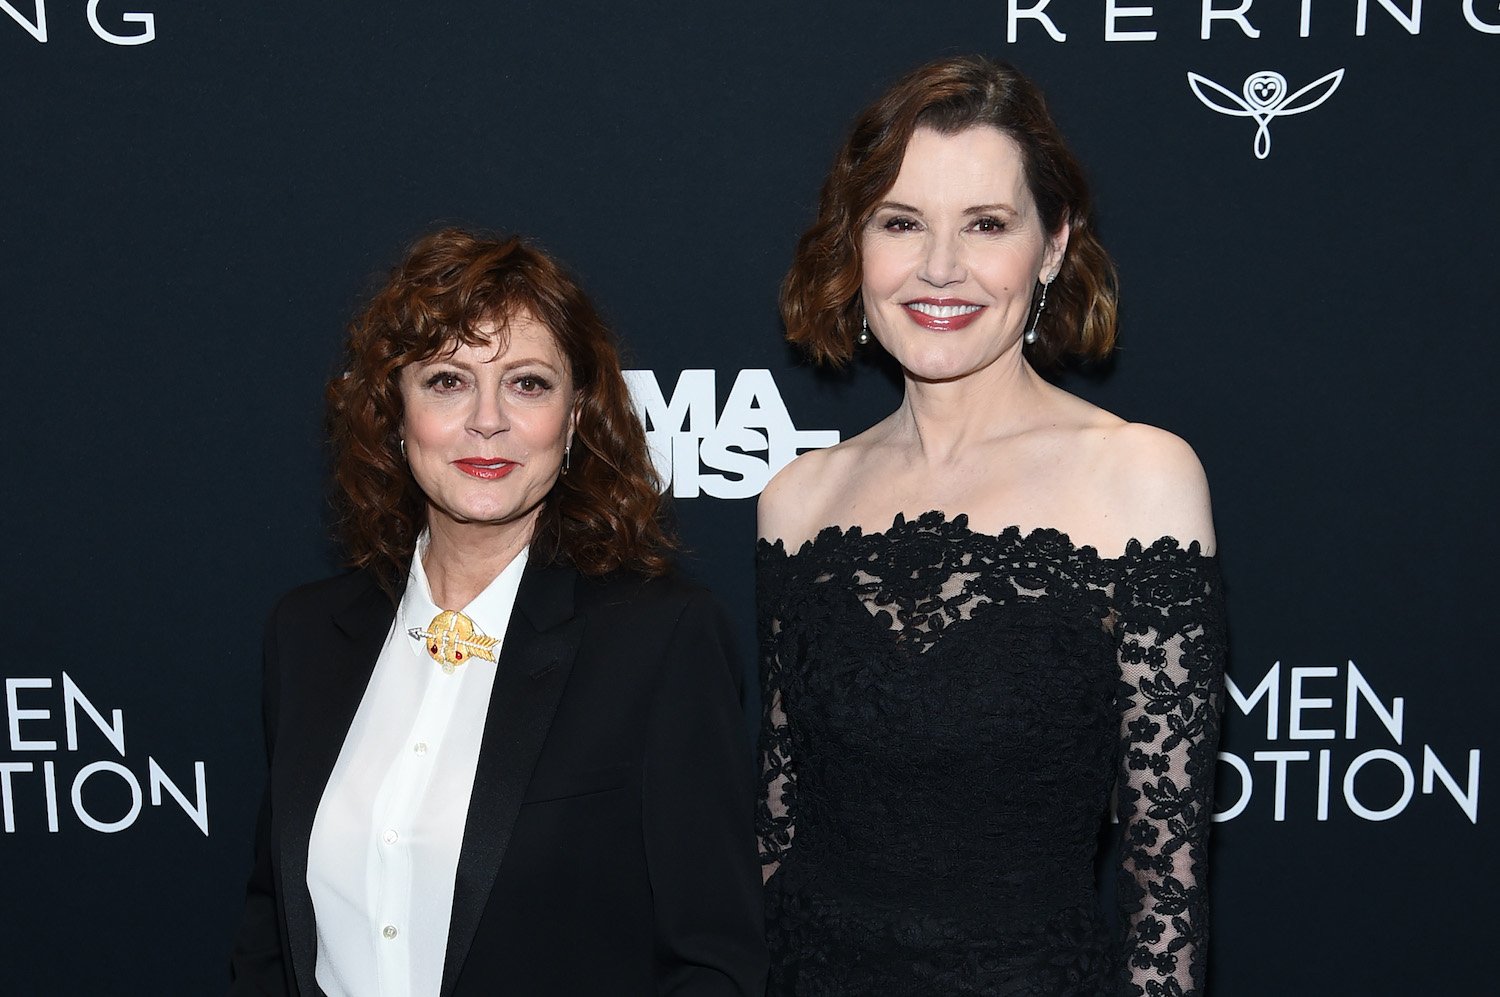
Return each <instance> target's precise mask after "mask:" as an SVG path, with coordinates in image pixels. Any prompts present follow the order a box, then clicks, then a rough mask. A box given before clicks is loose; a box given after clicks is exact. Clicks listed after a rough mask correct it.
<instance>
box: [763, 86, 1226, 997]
mask: <svg viewBox="0 0 1500 997" xmlns="http://www.w3.org/2000/svg"><path fill="white" fill-rule="evenodd" d="M1090 210H1091V209H1090V203H1089V195H1088V189H1087V186H1086V184H1085V182H1084V179H1083V174H1082V171H1081V170H1080V169H1079V167H1078V165H1077V163H1076V162H1075V160H1074V158H1073V156H1072V154H1071V153H1070V152H1069V151H1068V149H1067V147H1066V145H1065V144H1064V142H1063V140H1062V137H1061V135H1060V134H1059V132H1058V129H1057V126H1056V125H1055V124H1054V123H1053V121H1052V119H1051V117H1050V116H1049V115H1048V113H1047V109H1046V106H1045V104H1044V103H1043V100H1042V96H1041V94H1040V93H1039V92H1038V91H1037V89H1036V87H1035V86H1034V85H1033V84H1032V83H1031V82H1030V81H1028V80H1027V79H1026V78H1025V77H1023V76H1021V74H1019V73H1018V72H1016V71H1015V70H1014V69H1012V68H1010V67H1008V66H1004V65H999V64H995V63H992V62H989V61H987V60H985V59H981V58H951V59H944V60H940V61H938V62H934V63H931V64H930V65H927V66H924V67H922V68H920V69H918V70H916V71H915V72H913V73H911V74H910V75H908V76H907V77H905V78H904V79H902V80H901V81H900V82H898V83H896V85H895V86H894V87H892V88H891V89H890V90H889V91H887V92H886V93H885V94H884V95H883V96H881V97H880V98H879V99H878V100H877V101H875V103H874V104H872V105H871V106H870V107H869V108H867V109H866V110H865V111H864V112H863V113H862V114H861V115H860V116H859V118H858V119H857V120H856V122H855V124H854V128H853V130H852V132H851V134H850V136H849V138H848V141H847V142H846V143H845V144H844V146H843V148H842V149H841V150H840V152H839V153H838V156H837V158H836V159H835V161H834V165H833V169H832V171H831V172H830V173H829V176H828V180H827V182H826V184H825V186H824V188H823V193H822V198H821V200H820V203H819V208H818V216H817V219H816V220H815V222H814V223H813V225H812V227H811V228H810V229H809V230H808V231H807V233H806V234H805V235H804V236H803V238H802V241H801V243H800V244H799V245H798V247H797V253H796V257H795V259H794V261H793V264H792V268H791V272H790V273H789V274H788V275H787V278H786V282H785V284H784V286H783V290H782V313H783V317H784V319H785V322H786V328H787V335H788V338H790V339H791V340H792V341H793V342H796V343H799V344H801V345H802V346H804V347H805V348H806V349H807V350H808V351H809V352H810V353H811V354H812V355H813V357H815V358H816V359H818V360H820V361H824V362H831V363H834V364H839V363H843V362H846V361H848V360H849V359H850V358H851V357H852V356H853V355H854V354H855V352H856V351H858V350H861V349H864V350H871V351H873V350H875V349H877V348H878V349H880V350H883V351H884V352H885V353H886V354H888V355H889V358H890V359H891V360H892V361H893V362H894V363H895V364H896V365H898V366H899V367H900V370H901V374H902V378H903V381H904V384H905V397H904V398H903V400H902V402H901V405H900V406H899V407H898V408H897V409H896V411H895V412H893V413H892V414H891V415H889V416H888V417H886V418H885V419H884V420H882V421H880V422H879V423H877V424H875V425H874V426H872V427H871V428H869V429H868V430H866V431H864V432H863V433H860V434H859V435H857V436H855V437H853V438H851V439H849V440H847V441H846V442H844V443H841V444H839V445H838V446H835V447H833V448H831V449H827V450H815V451H812V452H809V453H807V454H804V455H803V456H801V457H800V458H798V459H797V460H796V461H794V462H793V463H791V464H790V465H788V466H787V467H786V469H785V470H783V471H782V472H781V474H780V475H778V476H777V478H776V479H775V480H773V481H772V482H771V484H770V486H769V487H767V489H766V490H765V492H764V493H763V495H762V496H761V500H760V528H761V536H762V540H761V543H760V545H759V557H758V565H759V582H760V584H759V592H758V601H759V614H760V621H761V646H762V652H763V662H762V666H763V676H764V682H765V689H764V702H765V710H766V712H765V724H764V727H763V730H762V740H761V751H762V758H763V797H762V803H761V807H760V810H759V821H758V824H759V837H760V845H761V853H762V863H763V867H764V874H765V876H766V901H767V910H768V921H769V929H768V940H769V942H770V947H771V987H770V992H771V993H772V994H793V993H795V994H918V993H921V994H938V993H941V994H1006V995H1013V997H1014V995H1033V997H1058V995H1062V994H1076V995H1087V997H1098V995H1101V994H1128V995H1139V994H1150V995H1153V997H1158V995H1171V994H1175V995H1179V997H1181V995H1186V994H1201V993H1202V992H1203V985H1204V984H1203V980H1204V957H1205V949H1206V942H1207V925H1208V922H1207V914H1208V900H1207V898H1208V893H1207V887H1206V882H1205V878H1204V874H1205V842H1206V837H1207V832H1208V827H1209V821H1210V815H1211V813H1212V809H1211V805H1210V801H1211V792H1212V777H1213V769H1214V764H1215V754H1216V753H1215V748H1216V744H1217V739H1218V718H1219V711H1220V708H1221V703H1222V699H1223V692H1222V666H1223V654H1224V627H1223V617H1222V610H1221V600H1220V591H1219V589H1220V584H1219V579H1218V571H1217V564H1216V561H1215V560H1214V558H1213V557H1212V554H1211V552H1212V549H1213V544H1214V540H1213V524H1212V518H1211V515H1210V511H1209V501H1208V489H1207V486H1206V484H1205V481H1204V476H1203V471H1202V469H1201V467H1200V466H1199V464H1198V461H1197V458H1196V457H1195V456H1194V454H1193V452H1192V451H1191V450H1190V449H1189V448H1188V446H1187V445H1186V444H1185V443H1183V442H1182V441H1181V440H1179V439H1178V438H1177V437H1175V436H1172V435H1170V434H1169V433H1166V432H1163V431H1162V430H1159V429H1154V428H1152V427H1149V426H1143V425H1139V424H1135V423H1130V422H1127V421H1125V420H1124V419H1121V418H1119V417H1117V416H1115V415H1112V414H1110V413H1108V412H1105V411H1103V410H1102V409H1099V408H1097V407H1095V406H1094V405H1091V404H1089V403H1087V402H1085V401H1083V400H1082V399H1080V398H1077V397H1075V396H1074V395H1071V394H1069V393H1068V392H1066V391H1064V390H1062V389H1061V388H1060V387H1058V386H1057V385H1056V384H1054V383H1053V382H1052V381H1050V380H1048V379H1047V378H1046V377H1045V376H1044V374H1045V373H1046V372H1047V371H1048V370H1049V369H1050V368H1053V367H1055V366H1057V365H1058V364H1060V363H1062V362H1064V361H1067V360H1070V359H1073V358H1102V357H1104V356H1106V355H1107V354H1108V353H1109V352H1110V350H1111V348H1112V345H1113V341H1114V334H1115V300H1116V298H1115V274H1114V269H1113V267H1112V265H1111V264H1110V261H1109V258H1108V256H1107V255H1106V254H1105V252H1104V250H1103V248H1102V247H1101V246H1100V244H1099V242H1098V240H1097V239H1096V237H1095V235H1094V232H1093V228H1092V224H1091V216H1090ZM1112 797H1113V799H1114V801H1115V812H1116V813H1117V814H1118V819H1119V821H1120V823H1121V824H1122V825H1123V847H1122V849H1121V852H1120V854H1119V856H1118V857H1117V859H1116V861H1115V862H1114V866H1115V868H1116V870H1117V873H1118V874H1117V876H1115V877H1114V879H1115V884H1116V885H1115V890H1114V892H1115V894H1116V896H1117V899H1118V903H1119V909H1118V916H1117V917H1111V916H1110V915H1108V914H1106V912H1105V911H1104V910H1103V909H1102V904H1101V901H1100V898H1099V895H1098V892H1097V891H1096V885H1095V861H1096V854H1095V853H1096V850H1097V848H1098V842H1099V841H1100V838H1101V832H1102V831H1103V830H1104V828H1105V827H1106V826H1107V823H1108V821H1109V820H1110V805H1111V798H1112Z"/></svg>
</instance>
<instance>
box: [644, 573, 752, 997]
mask: <svg viewBox="0 0 1500 997" xmlns="http://www.w3.org/2000/svg"><path fill="white" fill-rule="evenodd" d="M730 646H731V644H730V638H729V634H728V631H727V628H726V626H725V623H724V619H723V616H722V614H721V613H720V611H719V609H718V607H717V605H716V604H715V603H714V602H713V601H712V600H711V599H710V598H709V597H708V596H706V595H702V594H698V595H694V596H693V597H691V598H690V599H689V601H688V603H687V605H686V607H685V608H684V610H683V612H682V615H681V616H680V617H679V618H678V620H677V625H676V628H675V630H674V631H673V633H672V636H671V638H670V640H669V641H668V644H667V649H666V660H665V661H664V662H663V663H662V669H661V672H660V680H659V682H658V685H657V688H656V690H655V695H654V696H653V700H652V708H651V721H650V729H649V731H648V734H647V744H646V770H645V788H644V804H645V817H644V820H645V825H646V826H645V839H646V861H647V865H648V868H649V873H650V878H651V893H652V902H653V906H654V909H655V921H656V929H655V930H656V949H657V960H658V967H659V968H658V974H657V987H658V990H659V991H660V992H661V993H664V994H694V995H697V994H716V995H717V994H723V995H740V997H749V995H756V997H759V995H760V994H761V993H762V992H763V990H764V988H765V977H766V953H765V946H764V941H763V940H762V933H761V908H760V890H759V884H758V883H757V881H756V874H755V851H754V844H753V842H752V840H751V807H752V801H753V799H754V796H753V792H754V790H753V786H752V782H751V773H750V769H749V766H748V764H747V759H746V755H747V751H746V749H747V747H748V745H746V743H745V741H744V733H743V731H744V725H743V723H742V721H741V714H740V704H739V669H738V667H737V666H736V664H735V662H734V661H733V655H732V654H731V653H730V651H729V648H730Z"/></svg>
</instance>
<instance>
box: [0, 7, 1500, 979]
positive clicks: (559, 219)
mask: <svg viewBox="0 0 1500 997" xmlns="http://www.w3.org/2000/svg"><path fill="white" fill-rule="evenodd" d="M957 52H980V53H983V54H986V55H989V56H992V57H996V58H1002V59H1007V60H1010V61H1012V62H1015V63H1016V64H1017V65H1019V66H1020V67H1021V68H1022V69H1023V70H1025V71H1027V72H1028V73H1029V74H1031V75H1032V76H1034V77H1035V78H1036V79H1037V80H1038V81H1039V82H1040V83H1041V84H1042V86H1043V87H1044V89H1045V90H1046V92H1047V94H1048V96H1049V100H1050V103H1051V106H1052V108H1053V110H1054V113H1055V114H1056V116H1057V117H1058V118H1059V120H1060V121H1061V123H1062V125H1063V128H1064V130H1065V132H1066V133H1067V134H1068V136H1069V138H1070V140H1071V142H1072V143H1073V145H1074V146H1075V148H1076V150H1077V151H1078V153H1079V155H1080V158H1081V159H1082V160H1083V162H1084V163H1085V165H1086V166H1087V168H1088V170H1089V173H1090V176H1091V179H1092V181H1093V183H1094V185H1095V188H1096V194H1097V199H1098V202H1099V205H1100V215H1099V228H1100V229H1101V231H1102V233H1103V237H1104V241H1105V243H1106V245H1107V246H1108V247H1109V248H1110V250H1111V251H1112V252H1113V253H1114V254H1115V256H1116V258H1117V260H1118V262H1119V266H1120V270H1121V274H1122V284H1123V327H1122V337H1121V349H1120V352H1119V355H1118V357H1117V359H1116V361H1115V362H1114V363H1113V364H1112V365H1111V367H1110V369H1108V370H1107V371H1104V372H1096V373H1094V374H1091V375H1089V376H1086V377H1085V376H1073V377H1070V378H1069V379H1068V380H1067V381H1066V384H1067V385H1068V386H1069V387H1070V388H1071V389H1073V390H1075V391H1077V392H1079V393H1081V394H1082V395H1084V396H1085V397H1087V398H1089V399H1091V400H1094V401H1096V402H1098V403H1099V404H1102V405H1104V406H1106V407H1108V408H1110V409H1112V410H1113V411H1115V412H1117V413H1119V414H1121V415H1123V416H1125V417H1127V418H1129V419H1132V420H1136V421H1143V422H1149V423H1154V424H1157V425H1161V426H1165V427H1167V428H1169V429H1171V430H1173V431H1175V432H1177V433H1178V434H1180V435H1182V436H1184V437H1186V438H1187V439H1188V440H1189V441H1190V442H1192V443H1193V444H1194V446H1195V447H1196V448H1197V450H1198V452H1199V454H1200V456H1201V457H1202V459H1203V462H1204V464H1205V466H1206V467H1207V469H1208V472H1209V476H1210V480H1211V482H1212V484H1213V488H1214V498H1215V508H1216V517H1217V522H1218V530H1219V536H1220V545H1221V549H1222V552H1223V559H1224V565H1225V571H1226V575H1227V580H1228V591H1229V599H1230V608H1231V627H1232V659H1231V663H1230V686H1229V693H1230V695H1229V703H1228V715H1227V720H1226V724H1225V741H1224V744H1223V754H1222V756H1221V764H1220V767H1219V799H1218V803H1217V810H1218V823H1217V825H1216V830H1215V839H1214V844H1213V867H1214V868H1213V874H1214V885H1213V891H1214V902H1215V924H1214V940H1213V949H1212V960H1211V971H1212V991H1213V992H1214V993H1216V994H1218V995H1221V997H1262V995H1266V994H1278V995H1294V994H1309V995H1311V994H1316V995H1326V994H1345V993H1347V994H1400V995H1405V994H1414V993H1428V994H1468V993H1478V992H1482V991H1483V992H1488V990H1489V984H1490V983H1491V982H1492V980H1493V971H1492V967H1491V963H1492V960H1491V959H1490V958H1489V954H1488V952H1489V945H1490V942H1491V939H1490V937H1489V936H1490V935H1491V934H1492V929H1493V928H1494V925H1495V919H1494V916H1493V910H1494V905H1495V902H1496V887H1497V880H1500V877H1497V862H1496V857H1495V847H1494V844H1493V841H1494V837H1493V834H1491V833H1489V831H1488V829H1489V826H1490V824H1491V823H1492V822H1493V821H1494V820H1495V819H1496V814H1495V804H1494V802H1493V800H1492V796H1493V792H1492V791H1491V787H1490V786H1489V785H1488V783H1487V782H1486V779H1485V776H1484V774H1483V773H1484V767H1485V765H1486V764H1487V763H1486V758H1492V752H1493V750H1494V747H1495V744H1494V733H1493V732H1494V729H1495V727H1494V723H1493V721H1492V719H1491V714H1492V711H1493V707H1494V703H1495V702H1496V700H1497V695H1500V678H1497V677H1496V676H1497V670H1500V668H1497V665H1500V662H1497V659H1496V655H1495V653H1494V651H1493V649H1492V648H1491V649H1488V650H1487V648H1490V645H1491V644H1492V643H1493V640H1492V638H1491V634H1492V631H1493V630H1494V627H1495V620H1496V609H1495V606H1494V605H1493V603H1494V598H1493V594H1492V592H1491V589H1490V585H1491V584H1492V578H1491V574H1492V572H1493V571H1494V570H1495V561H1496V556H1497V554H1500V542H1497V534H1500V517H1497V516H1496V515H1495V514H1494V500H1495V496H1496V494H1497V493H1500V473H1497V460H1496V447H1495V443H1494V435H1495V429H1494V427H1495V426H1496V425H1497V422H1500V411H1497V404H1500V403H1497V400H1500V391H1496V390H1495V388H1494V385H1493V381H1494V379H1495V377H1496V376H1497V373H1500V335H1497V333H1500V328H1497V319H1496V315H1497V313H1500V290H1497V289H1500V279H1497V274H1500V250H1497V244H1500V241H1497V237H1496V232H1497V231H1500V207H1497V188H1496V178H1497V175H1500V170H1497V167H1500V139H1497V137H1496V134H1497V132H1496V122H1497V121H1500V4H1497V2H1496V0H1170V2H1168V0H1156V2H1155V3H1150V2H1147V0H986V2H926V3H921V4H916V3H877V2H861V3H854V2H827V3H806V2H783V0H767V2H760V3H737V4H701V3H685V2H684V3H663V4H573V3H566V2H556V0H552V2H545V3H518V2H508V0H500V2H485V3H480V2H473V3H465V2H456V0H455V2H432V3H422V4H404V3H378V2H377V3H360V4H323V3H293V2H289V0H271V2H260V3H233V2H222V3H213V4H205V3H183V2H175V0H0V136H3V142H0V286H3V288H4V292H3V300H0V323H3V327H4V336H3V340H0V343H3V345H0V355H3V356H4V358H5V370H6V379H5V380H6V384H5V388H4V391H3V392H0V413H3V420H0V430H3V439H4V441H5V446H4V453H5V457H4V463H5V465H6V471H5V475H4V480H5V485H4V488H3V498H0V502H3V505H0V510H3V522H4V524H5V526H6V532H7V543H6V548H7V556H6V558H5V566H6V570H5V575H4V582H3V589H0V603H3V606H4V632H5V639H4V642H3V643H4V651H3V652H0V674H3V678H4V698H3V701H0V703H3V705H0V711H3V725H0V802H3V822H4V823H3V833H0V879H3V883H4V903H3V909H4V912H5V913H4V914H3V916H0V919H3V923H4V930H3V932H0V981H3V982H0V990H3V991H4V992H5V993H8V994H96V993H121V994H137V993H141V994H144V993H151V994H200V993H214V992H217V991H218V990H220V989H221V988H222V987H223V985H224V984H225V982H226V979H227V970H226V961H227V960H226V951H227V947H228V944H229V939H230V935H231V933H232V927H233V925H234V923H235V920H236V917H237V914H238V910H239V905H240V901H241V895H242V884H243V880H244V876H245V874H246V872H247V870H248V864H249V853H250V836H251V824H252V821H253V814H254V810H255V806H256V804H257V802H258V797H259V793H260V790H261V780H262V779H263V776H264V756H263V748H262V745H261V738H260V728H259V711H260V704H259V701H258V695H259V637H260V626H261V623H262V620H263V619H264V615H265V613H266V611H267V610H268V608H269V607H270V605H271V603H272V601H273V599H274V598H275V597H276V595H277V594H278V593H279V592H281V591H283V590H285V589H286V588H289V587H290V586H292V585H294V584H296V583H299V582H301V581H304V580H308V579H311V578H315V577H319V576H322V575H326V574H329V573H331V572H333V571H334V570H336V569H337V561H336V552H335V550H334V549H333V547H332V545H331V543H330V541H329V528H328V518H329V517H328V513H327V493H326V486H325V476H324V472H325V468H324V454H323V450H322V444H321V400H320V391H321V385H322V383H323V381H324V379H325V378H326V377H327V376H328V374H329V373H330V371H331V370H332V369H333V366H334V364H335V362H336V360H337V356H338V351H339V341H340V336H341V330H342V327H343V324H344V322H345V321H346V320H347V319H348V318H349V317H350V315H351V314H352V312H353V311H354V309H355V308H356V307H357V306H358V304H359V302H360V301H361V299H362V296H363V295H364V294H366V293H368V291H369V290H370V288H371V286H372V282H374V281H376V280H378V279H379V277H380V275H381V274H382V272H383V271H384V269H385V268H386V267H388V266H389V265H390V264H391V263H392V262H394V260H395V259H396V257H397V256H398V254H399V252H400V250H401V248H402V247H403V246H404V245H405V244H406V243H407V242H408V241H409V240H410V239H411V238H412V237H414V236H415V235H416V234H418V233H419V232H421V231H423V230H425V229H428V228H430V227H432V226H434V225H436V224H438V223H459V224H465V225H472V226H482V227H488V228H497V229H502V230H511V231H520V232H523V233H527V234H529V235H531V236H533V237H534V238H535V239H537V240H538V241H539V242H540V243H541V244H542V245H544V246H545V247H547V248H548V249H550V250H551V251H553V252H554V253H556V254H557V255H558V256H560V257H561V258H563V259H564V260H566V261H567V262H568V263H570V264H571V265H572V266H573V267H574V268H575V269H576V270H577V271H578V272H579V273H580V275H581V276H582V278H583V280H584V283H585V284H586V286H587V287H588V288H589V289H590V290H591V291H592V293H593V294H594V295H595V297H596V298H597V299H598V301H599V302H600V304H601V306H602V307H603V309H604V310H605V312H606V313H607V315H608V316H609V317H610V319H611V320H612V321H613V323H614V324H615V325H616V326H617V327H618V328H619V329H620V331H621V333H622V336H623V337H624V341H625V343H626V345H627V348H628V350H629V358H628V366H629V367H630V368H631V372H630V374H629V377H630V379H631V387H632V390H633V392H634V396H635V399H636V402H637V404H638V406H639V408H640V410H641V412H642V413H643V414H644V416H645V417H646V418H647V420H648V425H649V428H650V431H651V435H652V442H653V447H654V450H655V455H656V459H657V462H658V466H659V467H660V469H661V470H662V471H663V472H664V473H665V474H668V475H669V476H670V479H671V489H672V492H673V494H674V495H675V496H676V497H677V503H676V506H677V515H678V519H679V521H680V524H681V527H682V529H683V532H684V534H685V536H686V539H687V542H688V545H689V547H690V548H691V554H690V556H689V558H688V564H689V567H690V569H691V570H692V571H693V572H694V573H695V574H696V575H697V576H698V577H699V578H701V579H702V580H704V581H705V582H707V583H708V584H710V585H711V586H712V587H714V588H715V589H716V590H717V591H718V592H719V594H720V595H721V597H722V598H723V600H724V602H725V603H726V605H727V606H728V607H729V608H730V611H731V613H732V614H733V615H734V616H735V619H736V622H737V625H738V626H739V628H740V634H741V640H742V642H743V645H744V651H745V655H746V660H747V667H748V664H749V662H750V660H751V655H752V645H751V585H752V563H751V552H752V542H753V536H754V505H755V497H756V495H757V494H758V493H759V492H760V490H761V488H762V487H763V486H764V485H765V483H766V481H767V480H768V478H769V477H770V476H771V475H772V474H773V473H774V472H775V471H776V470H777V469H778V468H779V467H781V466H782V465H784V464H785V463H786V462H787V461H788V460H790V459H791V458H792V457H793V456H795V455H796V454H797V453H798V452H800V451H802V450H806V449H809V448H814V447H823V446H828V445H830V444H832V443H834V442H837V441H838V440H839V439H842V438H846V437H848V436H850V435H852V434H854V433H856V432H858V431H859V430H860V429H861V428H863V427H864V426H866V425H868V424H870V423H871V422H873V421H874V420H876V419H877V418H879V417H880V416H882V415H883V414H884V413H886V412H887V411H889V410H890V409H891V408H892V407H893V406H894V405H895V404H896V402H897V400H898V398H899V391H900V388H899V384H898V383H897V382H896V380H895V379H894V378H892V377H891V376H890V374H889V372H888V371H887V370H886V369H885V368H884V367H882V366H881V365H879V364H877V363H871V362H868V361H860V362H856V363H855V364H854V365H853V366H852V369H851V370H849V371H847V372H844V373H839V374H829V373H824V372H818V371H814V370H812V369H811V368H809V367H808V366H806V365H805V364H803V363H801V362H800V360H799V358H798V357H797V356H796V354H795V353H794V352H793V351H791V350H790V349H789V348H788V347H787V346H785V345H784V343H783V342H782V340H781V336H780V327H779V322H778V318H777V312H776V289H777V285H778V282H779V280H780V278H781V276H782V274H783V272H784V270H785V267H786V265H787V263H788V261H789V258H790V255H791V250H792V246H793V244H794V243H795V240H796V238H797V236H798V234H799V233H800V232H801V230H802V228H803V226H804V225H805V224H806V223H807V222H808V221H809V219H810V217H811V212H812V207H813V204H814V201H815V196H816V192H817V189H818V186H819V184H820V183H821V180H822V176H823V172H824V170H825V169H826V167H827V165H828V163H829V161H830V159H831V157H832V155H833V152H834V150H835V148H836V147H837V145H838V143H839V142H840V141H841V139H842V137H843V133H844V129H845V128H846V127H847V125H848V123H849V121H850V120H851V118H852V116H853V114H854V113H855V112H856V110H857V109H859V108H860V107H861V106H863V105H864V104H865V103H866V102H867V101H869V100H870V99H871V98H872V97H873V96H874V95H875V94H877V93H878V92H879V91H880V90H881V89H882V88H883V87H884V86H886V85H888V84H889V83H890V82H891V81H892V80H893V79H895V78H896V77H897V76H898V75H900V74H901V73H902V72H904V71H905V70H907V69H909V68H911V67H913V66H915V65H917V64H919V63H921V62H924V61H926V60H928V59H930V58H932V57H934V56H937V55H940V54H947V53H957ZM747 708H748V709H750V710H752V711H753V710H754V709H755V704H754V703H751V704H747ZM1488 764H1494V761H1493V760H1491V761H1490V762H1489V763H1488Z"/></svg>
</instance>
